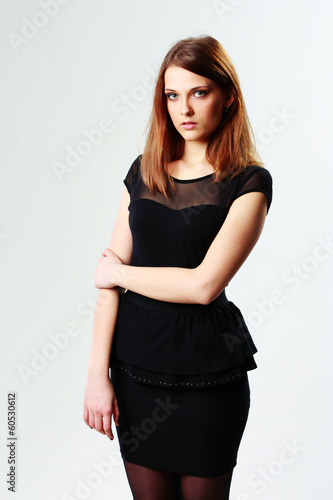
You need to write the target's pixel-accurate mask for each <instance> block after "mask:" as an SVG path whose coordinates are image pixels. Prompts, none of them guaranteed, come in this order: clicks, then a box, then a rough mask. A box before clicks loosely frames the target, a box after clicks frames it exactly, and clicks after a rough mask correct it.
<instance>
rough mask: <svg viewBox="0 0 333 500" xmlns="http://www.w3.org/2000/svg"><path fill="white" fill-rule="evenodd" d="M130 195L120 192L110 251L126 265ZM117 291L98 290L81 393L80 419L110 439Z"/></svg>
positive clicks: (114, 411) (116, 414)
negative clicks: (111, 362)
mask: <svg viewBox="0 0 333 500" xmlns="http://www.w3.org/2000/svg"><path fill="white" fill-rule="evenodd" d="M128 205H129V195H128V193H127V190H126V188H124V190H123V194H122V198H121V202H120V207H119V211H118V215H117V219H116V222H115V226H114V229H113V233H112V237H111V241H110V245H109V247H110V249H111V250H112V252H113V253H114V254H115V255H118V256H119V258H121V261H122V262H124V263H129V262H130V260H131V255H132V235H131V232H130V229H129V225H128ZM119 292H120V291H119V290H118V289H115V288H112V289H101V290H100V291H99V293H98V297H97V303H96V308H95V315H94V322H93V335H92V343H91V351H90V358H89V364H88V373H87V381H86V387H85V393H84V403H83V419H84V421H85V422H86V424H87V425H89V426H90V427H91V428H94V429H96V430H97V431H99V432H101V433H102V434H106V435H107V436H108V437H109V438H111V439H113V433H112V430H111V417H112V415H113V418H114V421H115V423H116V424H117V425H118V421H119V409H118V404H117V399H116V396H115V392H114V389H113V386H112V383H111V381H110V379H109V361H110V354H111V346H112V340H113V335H114V328H115V324H116V320H117V315H118V307H119Z"/></svg>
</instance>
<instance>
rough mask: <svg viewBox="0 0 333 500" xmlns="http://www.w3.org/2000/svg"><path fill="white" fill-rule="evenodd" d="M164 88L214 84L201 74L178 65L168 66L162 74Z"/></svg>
mask: <svg viewBox="0 0 333 500" xmlns="http://www.w3.org/2000/svg"><path fill="white" fill-rule="evenodd" d="M164 85H165V88H170V89H174V88H175V86H177V88H194V87H199V86H209V87H211V86H214V82H213V81H212V80H210V79H209V78H206V77H204V76H202V75H197V74H196V73H192V71H189V70H187V69H184V68H180V67H179V66H169V68H167V69H166V71H165V74H164Z"/></svg>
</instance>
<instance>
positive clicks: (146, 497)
mask: <svg viewBox="0 0 333 500" xmlns="http://www.w3.org/2000/svg"><path fill="white" fill-rule="evenodd" d="M124 465H125V471H126V474H127V479H128V482H129V485H130V488H131V490H132V494H133V499H134V500H181V498H182V497H181V496H180V485H179V474H174V473H172V472H166V471H162V470H157V469H149V468H148V467H143V466H141V465H136V464H132V463H130V462H127V461H126V460H124ZM186 498H187V497H186ZM188 498H190V497H188ZM212 498H213V497H212ZM192 500H193V499H192Z"/></svg>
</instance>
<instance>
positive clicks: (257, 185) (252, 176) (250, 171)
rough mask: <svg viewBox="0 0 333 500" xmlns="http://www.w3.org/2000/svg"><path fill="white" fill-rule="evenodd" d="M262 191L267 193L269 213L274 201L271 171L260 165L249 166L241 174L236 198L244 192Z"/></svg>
mask: <svg viewBox="0 0 333 500" xmlns="http://www.w3.org/2000/svg"><path fill="white" fill-rule="evenodd" d="M253 191H260V192H261V193H265V195H266V196H267V200H268V206H267V213H268V211H269V208H270V206H271V203H272V196H273V179H272V176H271V174H270V172H269V171H268V170H267V169H266V168H264V167H260V166H252V167H248V168H247V169H246V170H245V171H244V173H243V174H242V176H241V179H240V180H239V183H238V185H237V191H236V195H235V197H234V199H236V198H239V197H240V196H242V195H243V194H246V193H251V192H253Z"/></svg>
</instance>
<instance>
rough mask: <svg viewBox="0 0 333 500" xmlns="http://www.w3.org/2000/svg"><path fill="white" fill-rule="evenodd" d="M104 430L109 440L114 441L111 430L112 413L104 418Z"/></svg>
mask: <svg viewBox="0 0 333 500" xmlns="http://www.w3.org/2000/svg"><path fill="white" fill-rule="evenodd" d="M103 429H104V432H105V434H106V435H107V437H108V438H110V439H113V438H114V436H113V432H112V429H111V413H109V414H107V415H104V416H103Z"/></svg>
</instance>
